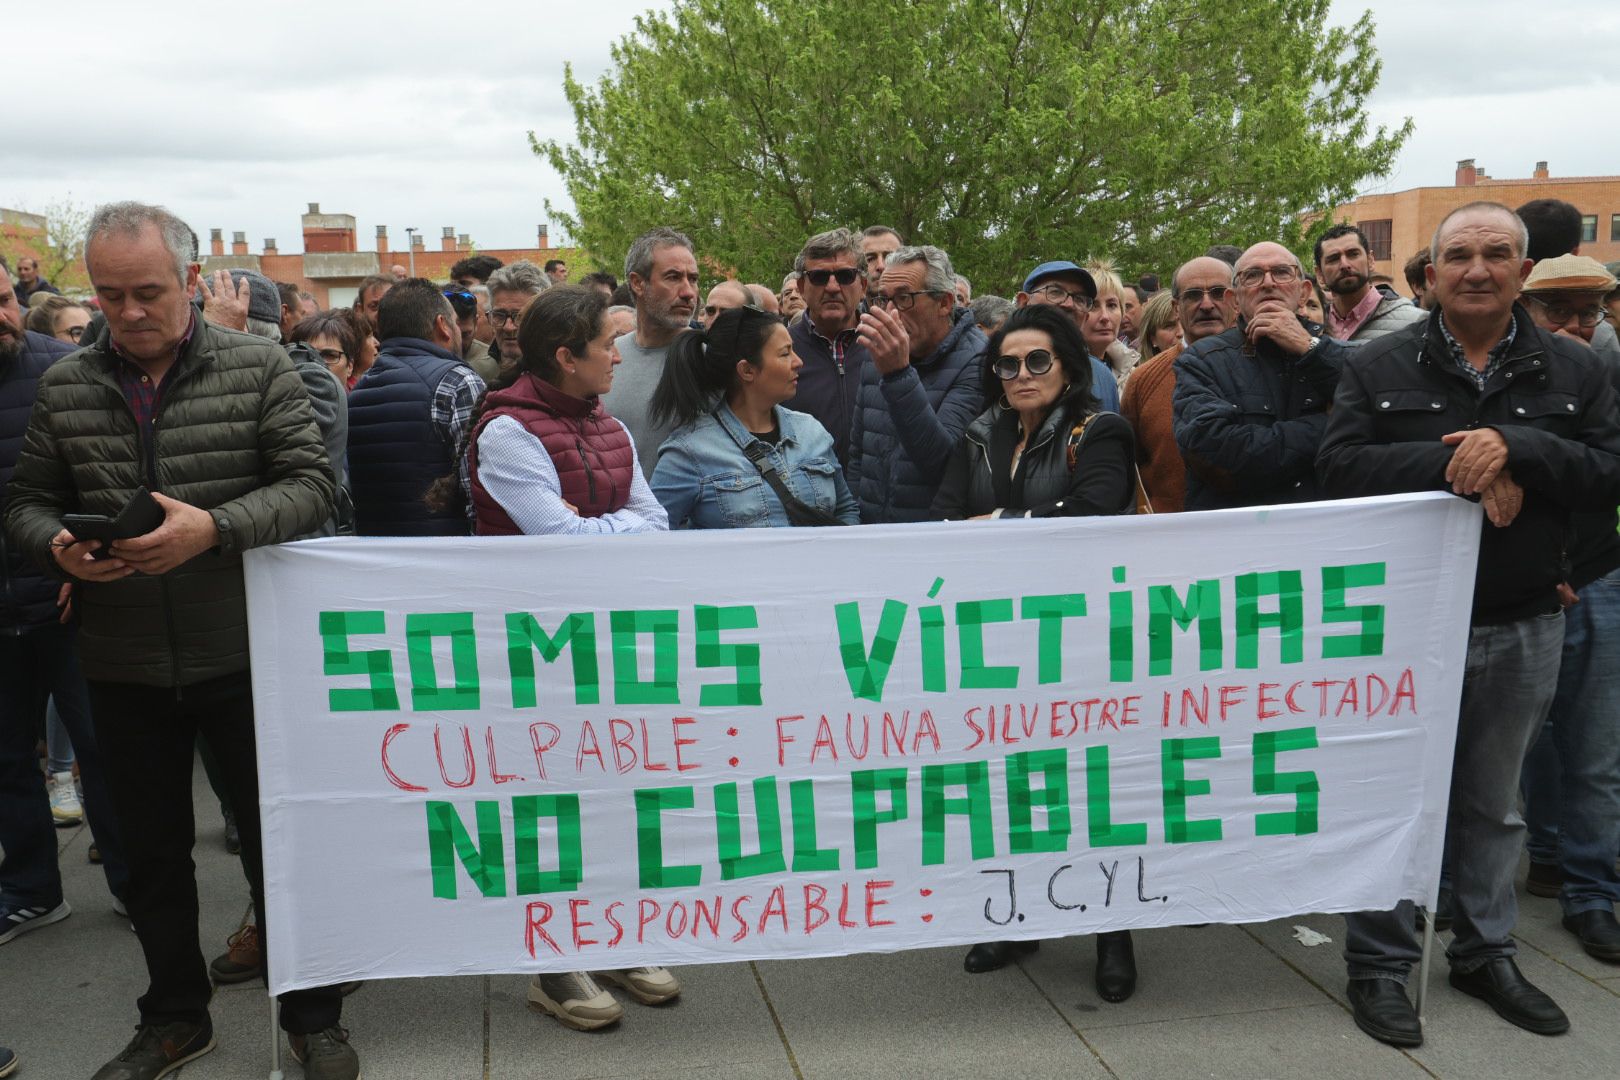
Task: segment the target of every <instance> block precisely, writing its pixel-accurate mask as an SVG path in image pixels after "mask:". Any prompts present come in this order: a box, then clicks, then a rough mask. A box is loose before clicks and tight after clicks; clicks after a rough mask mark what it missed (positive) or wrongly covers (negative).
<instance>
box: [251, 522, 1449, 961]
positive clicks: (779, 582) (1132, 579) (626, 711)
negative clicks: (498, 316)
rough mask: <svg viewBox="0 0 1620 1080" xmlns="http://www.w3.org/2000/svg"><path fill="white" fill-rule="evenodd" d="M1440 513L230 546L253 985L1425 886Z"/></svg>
mask: <svg viewBox="0 0 1620 1080" xmlns="http://www.w3.org/2000/svg"><path fill="white" fill-rule="evenodd" d="M1479 528H1480V512H1479V509H1478V507H1477V506H1474V505H1471V504H1469V503H1467V502H1464V501H1463V500H1461V499H1456V498H1452V497H1450V496H1446V495H1413V496H1400V497H1393V498H1384V499H1367V500H1355V501H1350V502H1339V503H1319V504H1311V505H1304V506H1292V507H1272V508H1267V509H1257V510H1241V511H1222V512H1218V513H1211V514H1197V515H1192V514H1187V515H1165V516H1160V517H1138V518H1107V519H1102V518H1092V519H1085V520H1048V521H1040V522H1009V521H999V522H983V523H977V522H976V523H965V524H932V525H907V526H883V527H870V528H850V529H778V530H738V531H734V532H687V533H669V534H660V535H652V536H621V537H585V538H578V539H569V538H560V537H512V538H495V539H464V540H458V539H433V540H371V539H366V540H359V539H334V540H317V541H311V542H307V543H300V544H293V545H288V546H284V547H278V548H273V549H268V550H262V551H253V552H250V553H249V555H248V560H247V581H248V599H249V609H250V622H251V628H252V647H253V683H254V699H255V702H256V706H257V711H258V739H259V776H260V785H261V787H260V797H261V805H262V812H263V820H264V838H265V878H266V892H267V902H268V905H269V912H268V919H269V922H270V933H269V935H268V937H269V946H270V957H269V960H270V974H271V989H272V990H273V991H275V992H278V993H279V992H281V991H285V990H289V989H295V988H298V987H303V986H312V985H322V984H328V983H336V982H341V981H344V980H347V979H369V978H389V977H399V976H414V975H464V974H471V973H480V972H485V973H487V972H537V971H548V970H575V969H600V968H625V967H633V966H637V965H641V964H667V965H680V964H691V963H710V962H715V961H722V960H746V959H758V958H781V957H792V956H825V955H834V954H843V953H852V952H884V951H893V950H898V949H909V948H914V947H918V946H925V945H945V944H953V943H962V944H965V943H969V942H976V941H982V940H990V939H1004V938H1053V937H1061V936H1065V935H1071V934H1087V933H1093V932H1096V931H1099V930H1110V929H1124V928H1138V927H1151V926H1165V925H1172V924H1179V923H1203V922H1246V921H1255V920H1262V919H1270V918H1275V917H1280V916H1286V915H1292V914H1297V913H1302V912H1311V911H1351V910H1359V909H1364V908H1384V907H1388V906H1391V905H1392V904H1393V903H1394V902H1395V901H1396V900H1399V899H1402V898H1406V899H1414V900H1419V901H1425V902H1426V901H1430V900H1432V898H1433V896H1434V893H1435V889H1436V884H1437V879H1438V873H1439V864H1440V844H1441V833H1442V829H1443V823H1444V820H1445V812H1446V792H1447V788H1448V785H1449V780H1450V771H1451V757H1452V743H1453V740H1454V737H1455V732H1456V718H1457V703H1458V699H1459V695H1460V690H1461V681H1462V671H1463V659H1464V653H1465V649H1466V646H1467V638H1468V615H1469V604H1470V597H1471V593H1472V587H1473V576H1474V563H1475V555H1476V552H1477V548H1478V541H1479Z"/></svg>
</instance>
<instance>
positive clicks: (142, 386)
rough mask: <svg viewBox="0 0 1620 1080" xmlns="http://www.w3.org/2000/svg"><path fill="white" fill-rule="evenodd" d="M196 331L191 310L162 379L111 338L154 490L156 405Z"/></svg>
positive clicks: (155, 470)
mask: <svg viewBox="0 0 1620 1080" xmlns="http://www.w3.org/2000/svg"><path fill="white" fill-rule="evenodd" d="M196 332H197V313H196V311H192V313H191V322H190V323H189V324H187V326H186V336H185V337H183V338H181V339H180V344H178V345H176V346H175V348H174V361H172V362H171V365H170V367H169V370H168V371H165V372H164V373H163V378H161V379H157V380H154V379H153V378H152V377H151V376H150V375H148V374H147V373H146V369H145V368H143V367H141V366H140V365H139V364H137V363H136V362H135V361H133V360H131V359H130V358H129V354H128V353H126V352H124V350H123V349H122V348H121V347H120V346H119V344H118V342H117V340H116V339H112V351H113V355H114V356H116V357H118V386H119V388H120V389H122V390H123V391H124V400H126V401H128V402H129V408H130V411H131V412H133V413H134V414H135V426H136V427H137V428H138V429H139V430H140V433H141V446H142V447H143V448H144V449H145V452H146V477H147V484H148V485H149V486H150V487H152V488H153V490H156V489H157V439H156V437H155V436H154V435H153V431H152V423H153V421H154V420H155V419H156V418H157V411H158V407H159V406H160V405H162V404H163V382H164V380H165V379H167V378H168V376H169V371H173V370H174V367H173V363H176V362H178V361H179V359H180V356H181V354H182V353H184V352H185V351H186V346H187V345H189V344H190V343H191V336H192V335H193V334H195V333H196Z"/></svg>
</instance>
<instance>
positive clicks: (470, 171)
mask: <svg viewBox="0 0 1620 1080" xmlns="http://www.w3.org/2000/svg"><path fill="white" fill-rule="evenodd" d="M15 6H17V8H18V10H16V11H11V10H8V11H7V14H6V35H7V42H8V44H14V43H17V42H27V41H33V42H38V43H53V48H54V47H55V45H56V44H63V45H65V46H66V48H67V52H68V56H67V59H66V62H59V61H60V60H62V58H61V57H58V56H56V55H55V54H53V53H52V52H51V51H50V50H47V49H45V48H43V47H39V48H34V47H23V48H20V49H19V48H14V50H13V55H14V66H13V68H12V70H13V72H14V73H16V74H17V75H18V76H19V78H18V81H17V82H16V83H15V85H14V88H13V89H14V92H13V94H12V95H11V96H10V97H9V99H8V107H7V108H6V109H5V110H3V111H0V140H3V143H4V145H5V146H6V152H5V154H4V155H3V157H0V201H3V202H5V203H6V204H7V205H10V206H13V207H17V208H36V209H37V208H41V207H43V206H45V205H47V204H49V203H51V202H53V201H56V200H58V199H60V198H61V197H63V196H64V195H65V194H71V196H72V198H73V199H74V200H75V201H77V202H79V203H81V204H87V205H88V204H94V203H97V202H105V201H109V200H113V199H125V198H139V199H146V200H149V201H154V202H162V203H164V204H165V205H168V206H169V207H170V208H171V209H173V210H175V211H176V212H177V213H179V214H180V215H181V216H182V217H184V218H185V219H186V220H187V221H189V222H190V223H191V224H192V226H193V227H194V228H196V229H197V230H198V232H199V233H202V234H204V235H206V232H207V230H208V229H210V228H221V229H224V230H225V231H226V232H227V233H230V232H233V231H237V230H242V231H245V232H246V233H247V235H248V237H249V239H250V243H251V245H252V246H253V249H254V250H257V249H258V244H259V243H260V241H262V240H263V239H264V238H266V237H275V238H276V239H277V240H278V241H279V242H280V246H281V249H282V250H283V251H295V250H297V249H298V247H299V240H300V235H299V215H300V214H301V213H302V212H303V210H304V208H305V204H306V203H309V202H319V203H321V205H322V207H323V208H324V209H326V210H327V211H329V212H344V213H352V214H354V215H356V217H357V218H358V219H359V228H360V237H361V244H362V246H370V242H371V238H372V236H373V235H374V234H375V228H374V227H375V226H376V225H379V224H381V225H387V226H388V227H389V233H390V238H391V240H392V241H393V243H394V244H395V245H396V246H401V245H403V243H404V229H405V227H406V226H407V225H414V226H417V227H419V228H420V229H421V231H422V232H423V233H424V234H425V235H426V236H427V237H428V243H429V246H433V245H434V241H435V238H436V237H437V236H438V234H439V231H440V229H441V228H442V227H444V226H453V227H455V229H456V230H457V231H458V232H466V233H470V234H471V235H472V237H473V239H474V240H475V241H476V242H477V243H478V244H479V245H480V246H482V247H508V246H518V245H525V244H528V243H530V242H531V241H532V239H533V237H534V232H535V226H536V225H537V224H539V223H540V222H542V221H544V220H545V212H544V204H545V201H546V200H547V199H550V200H552V201H553V202H554V203H556V204H558V205H559V206H562V207H565V208H566V207H568V206H569V205H570V203H569V200H568V196H567V192H566V190H565V188H564V186H563V184H562V181H561V179H560V178H559V177H558V176H557V175H556V174H555V173H553V172H552V170H551V168H550V166H549V165H547V164H546V163H545V162H544V161H542V160H541V159H539V158H537V157H535V156H534V155H533V154H532V153H531V152H530V150H529V145H528V139H527V132H528V131H530V130H534V131H535V132H536V133H537V134H538V135H539V136H540V137H541V138H558V139H563V140H567V139H569V138H570V137H571V136H572V134H573V118H572V114H571V112H570V110H569V108H568V105H567V102H566V101H565V100H564V97H563V92H562V78H563V69H564V65H565V64H572V65H573V68H574V72H575V75H576V76H577V77H579V78H580V79H582V80H584V81H586V82H593V81H594V80H595V79H596V78H597V77H598V76H600V75H601V74H602V73H603V72H605V71H606V70H608V68H609V66H610V63H611V49H612V46H613V44H614V43H615V42H617V41H618V40H619V39H620V38H622V37H623V36H624V35H625V34H627V33H629V32H630V31H631V30H632V29H633V28H634V23H635V18H636V17H637V15H639V14H641V13H642V12H643V11H645V10H646V9H647V8H649V7H654V6H656V7H667V6H668V4H667V3H659V4H653V3H650V2H649V0H592V2H591V3H590V4H589V5H588V6H581V5H573V4H569V5H562V4H555V3H550V4H532V5H508V6H507V7H506V8H499V7H495V8H492V7H489V6H476V7H470V8H453V7H450V8H447V7H444V6H442V5H432V6H429V5H420V4H400V3H397V2H380V0H343V2H342V3H336V4H333V3H322V4H315V3H290V4H282V5H279V6H276V7H272V8H263V9H257V10H255V12H254V15H253V18H252V19H251V21H249V20H248V19H246V18H244V17H242V16H240V15H237V14H234V13H233V14H230V15H221V14H219V12H221V11H224V10H227V9H224V8H221V7H219V6H217V5H216V6H213V7H209V6H203V7H197V6H195V5H189V4H188V5H184V6H182V5H179V4H152V5H147V6H145V7H141V6H138V5H137V6H135V7H131V6H130V5H129V4H128V2H127V0H90V2H86V3H79V4H76V5H75V7H74V13H73V23H74V25H75V26H77V27H82V28H84V30H85V31H86V32H85V33H83V34H78V35H74V36H72V37H71V38H64V37H63V27H64V24H63V22H62V19H63V15H62V12H61V11H60V9H55V8H52V7H50V6H49V5H42V4H24V5H15ZM1368 6H1370V7H1371V8H1372V10H1373V14H1374V19H1375V22H1376V26H1377V30H1376V34H1377V37H1376V42H1377V47H1378V51H1379V54H1380V56H1381V57H1382V58H1383V61H1384V70H1383V78H1382V81H1381V83H1380V85H1379V86H1378V88H1377V89H1376V91H1375V92H1374V93H1373V95H1372V96H1371V99H1370V101H1369V111H1370V113H1371V115H1372V118H1373V120H1374V122H1375V123H1383V124H1387V125H1389V126H1391V127H1394V126H1398V125H1399V124H1400V123H1401V122H1402V121H1403V120H1404V119H1405V118H1406V117H1407V116H1411V117H1412V118H1413V119H1414V120H1415V122H1416V131H1415V132H1414V134H1413V136H1412V138H1411V140H1410V141H1409V142H1408V144H1407V146H1406V148H1405V149H1404V150H1403V151H1402V153H1401V155H1400V157H1399V160H1398V161H1397V163H1396V167H1395V169H1394V171H1393V172H1392V174H1391V176H1390V177H1388V178H1387V179H1386V180H1385V181H1383V182H1381V183H1376V184H1374V185H1371V186H1372V187H1373V188H1374V189H1376V190H1399V189H1401V188H1407V187H1414V186H1420V185H1444V184H1449V183H1450V182H1451V177H1452V170H1453V167H1454V166H1455V163H1456V160H1457V159H1459V158H1465V157H1474V158H1478V159H1479V160H1480V162H1481V163H1482V164H1483V165H1485V167H1486V168H1488V169H1489V170H1490V171H1491V172H1492V173H1494V174H1496V175H1499V176H1503V177H1507V176H1526V175H1529V172H1530V170H1531V168H1532V167H1533V165H1534V163H1535V162H1536V161H1538V160H1544V159H1545V160H1548V161H1550V162H1551V164H1552V169H1553V173H1554V175H1555V176H1556V175H1565V176H1567V175H1589V174H1594V173H1616V172H1620V165H1617V163H1616V161H1615V159H1614V158H1613V156H1612V153H1613V152H1612V148H1611V145H1612V144H1610V143H1608V142H1606V140H1605V139H1604V137H1603V134H1602V132H1603V127H1602V120H1603V117H1604V115H1605V111H1604V110H1605V109H1606V108H1607V103H1608V102H1610V101H1614V100H1616V99H1617V97H1620V76H1617V75H1616V74H1615V70H1616V69H1615V67H1614V64H1613V61H1612V57H1611V56H1609V55H1606V53H1607V52H1608V51H1612V46H1613V43H1614V42H1615V41H1616V40H1620V5H1616V4H1614V3H1613V0H1566V2H1563V3H1560V4H1558V5H1556V6H1554V7H1549V8H1545V9H1543V11H1541V12H1538V13H1537V14H1535V15H1533V16H1531V17H1526V12H1527V11H1536V9H1527V8H1525V7H1524V6H1523V5H1522V4H1520V3H1516V2H1515V3H1508V2H1502V0H1475V2H1459V0H1425V2H1423V3H1413V2H1412V0H1375V2H1372V3H1371V4H1370V5H1369V4H1368V3H1367V2H1366V0H1359V2H1358V0H1335V2H1334V5H1333V8H1332V13H1331V16H1330V19H1331V21H1333V22H1335V23H1337V24H1340V25H1345V24H1349V23H1351V22H1353V21H1354V20H1355V18H1356V17H1357V16H1358V15H1359V14H1360V13H1361V11H1362V10H1363V9H1364V8H1366V7H1368ZM165 9H167V10H166V11H165ZM229 10H231V11H232V12H235V11H237V10H240V9H229ZM1589 103H1590V104H1589ZM556 232H557V230H556V229H553V235H556Z"/></svg>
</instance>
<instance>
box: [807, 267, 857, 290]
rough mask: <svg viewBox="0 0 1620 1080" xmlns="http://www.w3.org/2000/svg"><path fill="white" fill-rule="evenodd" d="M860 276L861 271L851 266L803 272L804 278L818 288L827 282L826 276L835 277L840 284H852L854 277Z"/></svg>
mask: <svg viewBox="0 0 1620 1080" xmlns="http://www.w3.org/2000/svg"><path fill="white" fill-rule="evenodd" d="M860 276H861V272H860V271H859V270H856V269H855V268H854V267H851V266H846V267H844V268H843V269H842V270H806V271H805V272H804V277H805V280H807V281H808V282H810V284H812V285H814V286H815V287H816V288H818V289H820V288H823V287H824V286H825V285H826V284H827V279H828V278H837V279H838V284H840V285H853V284H855V279H856V278H858V277H860Z"/></svg>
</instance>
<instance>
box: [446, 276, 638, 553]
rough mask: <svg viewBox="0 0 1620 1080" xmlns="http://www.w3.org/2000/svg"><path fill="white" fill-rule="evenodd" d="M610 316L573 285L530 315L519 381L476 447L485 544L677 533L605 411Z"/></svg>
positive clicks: (612, 355) (534, 305) (493, 405)
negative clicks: (540, 536) (495, 539)
mask: <svg viewBox="0 0 1620 1080" xmlns="http://www.w3.org/2000/svg"><path fill="white" fill-rule="evenodd" d="M607 307H608V302H607V299H606V298H605V297H603V296H602V295H601V294H600V293H599V292H598V291H597V290H595V289H587V288H582V287H580V286H577V285H569V286H558V287H557V288H553V289H548V290H546V291H545V292H543V293H541V294H540V295H539V296H537V297H535V298H534V299H533V300H532V301H530V303H529V306H528V307H527V308H525V309H524V312H523V319H522V322H521V323H519V325H518V344H519V345H520V346H521V348H522V359H521V360H520V361H519V365H518V369H517V372H516V377H515V378H514V379H513V380H512V383H511V385H509V386H506V387H504V388H501V389H497V390H491V391H490V392H489V393H488V394H487V395H485V397H484V400H483V402H482V404H481V405H480V406H479V412H478V416H477V418H476V419H475V420H474V425H473V435H472V438H471V439H470V440H469V441H468V449H467V455H468V465H469V470H468V471H469V473H470V474H471V480H472V497H473V507H474V510H475V511H476V515H477V520H476V525H475V528H474V531H475V532H476V533H477V534H478V535H480V536H509V535H513V534H516V533H524V534H536V533H562V534H567V535H575V534H581V533H626V532H654V531H659V530H663V529H667V528H668V527H669V525H668V521H667V519H666V518H665V517H664V509H663V507H661V506H659V505H658V500H657V499H655V498H653V494H652V490H651V489H650V488H648V487H647V482H646V481H645V480H644V479H642V475H641V466H640V464H639V463H638V462H637V461H636V447H635V444H634V443H633V442H631V440H630V433H629V432H628V431H627V430H626V429H625V426H624V424H622V423H620V422H619V421H618V420H615V419H614V418H613V417H611V416H609V415H608V413H607V410H606V409H604V408H603V407H602V401H601V397H602V395H603V394H605V393H607V392H608V390H609V389H610V388H611V387H612V386H613V369H614V367H615V366H616V365H617V364H618V363H619V350H618V349H617V348H615V347H614V345H613V324H612V323H611V321H610V320H608V319H607V318H606V317H605V312H606V311H607Z"/></svg>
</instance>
